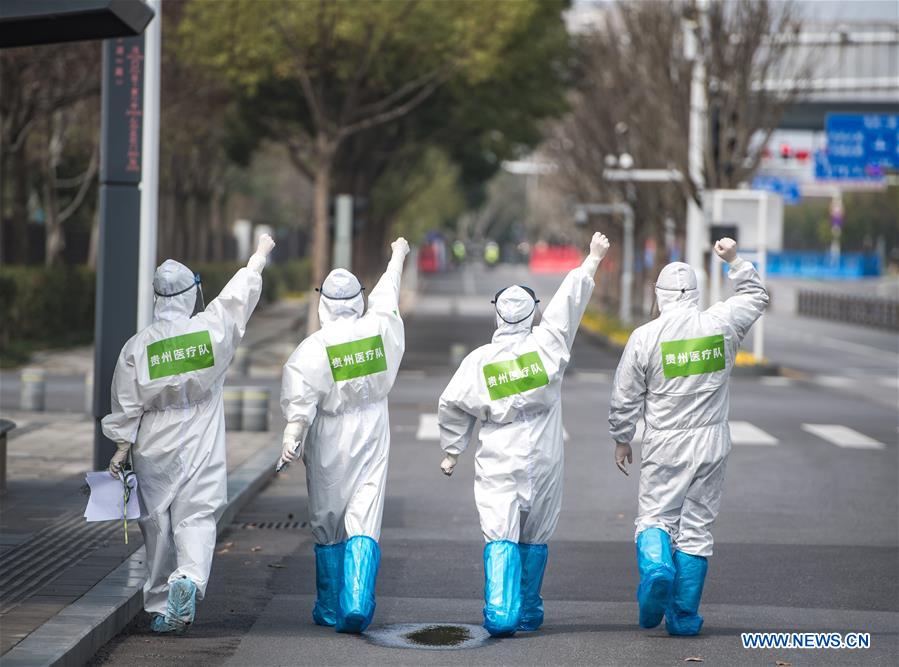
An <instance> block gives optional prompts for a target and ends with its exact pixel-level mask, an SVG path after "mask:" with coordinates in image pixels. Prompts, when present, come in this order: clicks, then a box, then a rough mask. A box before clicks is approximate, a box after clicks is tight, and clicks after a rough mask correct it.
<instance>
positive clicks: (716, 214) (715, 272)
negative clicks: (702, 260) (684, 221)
mask: <svg viewBox="0 0 899 667" xmlns="http://www.w3.org/2000/svg"><path fill="white" fill-rule="evenodd" d="M707 196H709V197H711V200H712V224H721V223H722V222H723V220H722V217H723V211H722V208H723V207H724V202H723V201H722V199H721V197H719V196H717V193H716V191H714V190H713V191H710V192H708V193H707ZM710 240H712V239H710ZM715 240H717V239H715ZM710 256H711V267H709V270H710V271H711V275H710V276H709V303H710V304H716V303H718V302H719V301H721V265H722V264H723V262H722V260H721V258H720V257H718V255H716V254H715V253H714V252H712V253H710Z"/></svg>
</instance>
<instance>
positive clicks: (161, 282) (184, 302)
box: [153, 259, 197, 320]
mask: <svg viewBox="0 0 899 667" xmlns="http://www.w3.org/2000/svg"><path fill="white" fill-rule="evenodd" d="M153 291H154V292H155V293H156V303H155V305H154V306H153V319H154V320H177V319H180V318H183V317H190V316H191V315H193V313H194V307H195V306H196V304H197V283H196V281H195V279H194V273H193V271H191V270H190V269H188V268H187V267H186V266H184V264H182V263H181V262H176V261H175V260H174V259H167V260H165V261H164V262H163V263H162V264H160V265H159V266H158V267H157V268H156V274H155V275H154V276H153ZM165 295H173V296H165Z"/></svg>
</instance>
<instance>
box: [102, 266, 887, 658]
mask: <svg viewBox="0 0 899 667" xmlns="http://www.w3.org/2000/svg"><path fill="white" fill-rule="evenodd" d="M559 280H560V277H535V276H528V275H527V274H526V273H525V272H524V270H523V269H515V268H500V269H497V270H496V271H494V272H485V271H483V270H480V269H479V270H478V271H476V272H475V273H473V274H472V275H469V276H468V277H463V276H461V275H459V274H454V275H450V276H445V277H441V278H438V279H431V280H429V281H423V282H425V288H426V293H425V294H424V295H423V296H422V297H420V299H419V302H418V304H417V307H416V309H415V311H414V313H413V314H412V315H411V316H409V317H408V318H407V320H406V323H407V353H406V357H405V359H404V363H403V369H402V371H401V373H400V376H399V379H398V381H397V384H396V387H395V388H394V391H393V393H392V394H391V425H392V433H393V440H392V451H391V465H390V475H389V482H388V484H389V486H388V491H387V502H386V508H385V514H384V526H383V532H382V538H381V546H382V551H383V558H382V565H381V574H380V578H379V582H378V610H377V613H376V616H375V622H374V624H373V626H372V628H371V630H372V631H379V630H382V629H383V628H384V626H385V625H387V624H393V623H413V622H427V623H432V622H453V623H467V624H475V625H477V624H479V623H480V621H481V607H482V604H483V602H482V587H483V569H482V555H481V554H482V549H483V541H482V537H481V535H480V531H479V529H478V521H477V515H476V511H475V507H474V500H473V494H472V482H473V474H474V472H473V471H474V466H473V452H472V451H469V452H466V454H465V455H464V456H463V457H462V459H461V460H460V463H459V466H458V468H457V470H456V472H455V474H454V475H453V477H452V478H446V477H444V476H443V475H442V474H441V473H440V471H439V469H438V463H439V461H440V458H441V456H440V451H439V446H438V443H437V441H436V439H435V436H436V431H435V428H434V422H433V420H434V418H433V414H434V412H435V411H436V401H437V397H438V396H439V394H440V391H441V390H442V388H443V387H444V386H445V384H446V382H447V380H448V378H449V374H450V369H449V356H450V346H451V345H452V344H462V345H465V346H467V347H473V346H475V345H478V344H481V343H483V342H486V341H487V340H488V339H489V337H490V335H491V333H492V330H493V325H492V313H491V307H490V304H489V301H490V296H492V294H493V292H494V291H495V290H496V289H497V288H498V287H500V286H503V285H505V284H508V283H510V282H521V281H528V282H529V283H530V284H532V285H533V286H535V287H536V288H537V290H538V293H539V295H540V296H541V297H542V298H545V299H548V298H549V296H550V293H551V289H552V287H553V286H554V285H555V284H558V282H559ZM771 329H773V330H776V329H775V327H771ZM840 335H841V336H847V335H849V334H846V333H845V332H840ZM771 336H772V338H776V337H777V334H775V333H774V332H773V331H772V333H771ZM849 337H851V335H849ZM781 338H782V340H775V341H774V342H772V345H775V344H776V345H782V346H783V347H782V350H781V351H782V352H783V353H784V354H790V353H791V350H799V349H803V345H805V344H804V343H802V341H794V340H790V337H789V336H782V337H781ZM847 342H853V341H851V340H849V341H847ZM857 344H859V345H868V343H867V342H858V343H857ZM873 353H874V352H872V354H873ZM884 353H885V354H887V355H888V354H889V350H885V351H884ZM616 356H617V355H616V354H615V353H614V352H612V351H610V350H606V349H604V348H602V347H599V346H597V345H595V344H593V343H591V342H590V341H588V340H587V339H586V338H585V337H580V338H579V339H578V341H577V343H576V345H575V350H574V353H573V364H572V368H571V370H570V371H569V376H568V377H567V378H566V384H565V390H564V399H563V400H564V415H565V416H564V421H565V426H566V430H567V432H568V435H569V438H568V441H567V444H566V451H565V456H566V461H565V466H566V467H565V489H564V496H565V499H564V503H563V510H562V518H561V521H560V524H559V528H558V530H557V532H556V535H555V539H554V540H553V541H552V542H551V543H550V560H549V567H548V571H547V575H546V579H545V583H544V595H545V598H546V622H545V624H544V626H543V628H542V629H541V630H540V631H538V632H536V633H527V634H519V635H518V636H516V637H514V638H511V639H502V640H490V641H488V642H486V643H485V644H484V645H482V646H480V647H479V648H472V649H467V650H457V651H426V650H421V649H394V648H384V647H382V646H378V645H375V644H374V643H373V641H372V639H371V636H369V637H365V636H363V637H351V636H344V635H337V634H336V633H334V632H333V631H332V630H329V629H325V628H320V627H317V626H315V625H313V624H312V622H311V616H310V612H311V606H312V601H313V595H314V561H313V556H312V542H311V539H310V535H309V532H308V529H307V528H306V526H305V524H304V523H303V522H304V520H305V518H306V507H305V498H306V496H305V484H304V474H303V470H302V468H301V467H299V466H297V467H294V468H293V469H290V470H289V471H288V472H287V473H284V474H282V475H281V476H280V478H279V479H277V480H275V481H274V482H273V483H272V484H271V485H269V486H268V487H267V488H266V489H265V490H264V491H263V492H262V493H261V494H260V495H259V496H258V497H257V498H256V499H255V500H254V501H253V502H251V503H250V505H249V506H248V507H247V509H246V510H245V511H244V512H243V513H242V514H241V515H240V516H239V517H238V518H237V520H236V521H235V523H234V524H233V525H232V527H231V528H230V529H229V530H228V531H227V532H226V533H225V534H223V536H222V537H221V540H220V543H219V554H218V556H217V558H216V561H215V564H214V567H213V573H212V581H211V584H210V587H209V591H208V594H207V599H206V600H205V601H204V602H203V603H201V605H200V607H199V616H198V622H197V624H196V625H195V626H194V627H193V628H192V629H191V632H190V633H189V634H188V635H186V636H184V637H178V638H173V637H156V636H153V635H151V634H150V633H149V631H148V629H147V619H146V618H143V617H142V618H139V619H137V621H136V622H135V623H134V624H132V626H131V627H129V628H128V629H127V630H126V631H125V632H124V633H123V634H122V635H120V636H119V637H117V638H116V639H114V640H113V641H112V642H110V644H108V645H107V646H106V647H104V648H103V649H101V651H100V652H99V653H98V655H97V657H96V663H97V664H108V665H150V664H154V665H155V664H163V663H169V664H171V663H176V662H177V663H178V664H179V665H182V666H186V665H210V664H223V663H224V664H231V665H288V664H315V665H321V664H360V665H361V664H388V663H389V664H490V665H495V664H553V665H558V664H627V665H638V664H652V665H655V664H662V665H664V664H670V665H675V664H684V661H685V659H687V658H691V657H698V658H701V659H702V660H703V661H704V662H705V663H706V664H716V665H718V664H721V665H743V664H758V665H775V664H776V662H777V661H781V662H785V663H792V664H793V665H803V664H875V665H877V664H883V665H895V664H897V662H899V644H897V642H899V584H897V577H899V535H897V531H899V529H897V515H899V504H897V503H899V499H897V489H899V482H897V443H896V441H897V412H896V408H895V390H893V405H892V406H891V405H890V404H889V402H884V401H880V402H878V401H872V400H870V399H869V398H867V397H866V396H864V395H862V394H858V393H854V392H853V391H851V390H848V389H847V385H844V386H835V385H834V384H831V385H827V384H819V383H816V382H811V381H797V380H793V379H789V378H781V377H778V378H742V377H741V378H734V379H733V380H732V392H731V393H732V406H731V420H732V430H733V433H734V439H735V446H734V449H733V453H732V455H731V458H730V460H729V463H728V479H727V482H726V485H725V495H724V502H723V508H722V511H721V514H720V516H719V519H718V522H717V524H716V527H715V530H714V533H715V536H716V547H715V556H714V557H713V558H712V559H711V561H710V570H709V576H708V580H707V584H706V591H705V595H704V599H703V607H702V613H703V615H704V616H705V626H704V628H703V632H702V634H701V635H700V636H699V637H694V638H671V637H669V636H668V635H667V634H666V633H665V631H664V626H662V627H660V628H657V629H655V630H640V629H639V628H638V627H637V624H636V620H637V605H636V601H635V595H634V591H635V587H636V583H637V573H636V564H635V558H634V546H633V518H634V514H635V509H636V489H637V475H636V474H635V473H636V471H635V470H634V471H632V474H631V476H630V477H625V476H623V475H621V474H620V473H619V472H618V471H617V470H616V469H615V467H614V464H613V462H612V450H611V445H610V443H609V439H608V436H607V423H606V416H607V413H608V396H609V381H610V375H611V372H612V371H613V370H614V367H615V364H616V361H617V359H616ZM810 356H811V358H812V359H814V358H815V355H810ZM893 362H895V357H894V358H893ZM803 363H806V362H803ZM853 368H855V367H854V366H853ZM856 370H859V369H856ZM875 370H878V369H875ZM887 371H889V369H888V368H887ZM839 372H840V368H836V369H835V370H834V371H833V373H832V374H833V375H835V376H837V375H839ZM876 375H877V376H878V377H881V376H883V377H886V376H887V374H886V373H883V372H879V371H878V372H877V373H876ZM889 391H890V390H889V388H887V387H886V386H885V385H884V387H883V389H882V390H881V393H882V394H886V395H887V396H889ZM273 437H275V436H274V435H273ZM638 451H639V449H636V451H635V453H638ZM768 630H771V631H785V632H793V631H799V632H805V631H812V632H818V631H821V632H824V631H832V632H841V633H845V632H870V633H872V639H871V642H872V644H871V647H870V648H869V649H866V650H744V649H743V648H742V646H741V643H740V633H741V632H747V631H768ZM374 634H376V632H373V633H372V635H374Z"/></svg>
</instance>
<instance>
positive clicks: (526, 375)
mask: <svg viewBox="0 0 899 667" xmlns="http://www.w3.org/2000/svg"><path fill="white" fill-rule="evenodd" d="M484 381H485V382H486V383H487V391H488V392H489V393H490V400H491V401H495V400H497V399H499V398H505V397H506V396H511V395H513V394H521V393H523V392H526V391H528V390H530V389H536V388H537V387H543V386H545V385H548V384H549V376H548V375H547V374H546V368H544V366H543V361H542V360H541V359H540V355H539V354H537V353H536V352H528V353H527V354H523V355H521V356H520V357H518V359H513V360H512V361H497V362H494V363H492V364H487V365H486V366H484Z"/></svg>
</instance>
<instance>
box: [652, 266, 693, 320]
mask: <svg viewBox="0 0 899 667" xmlns="http://www.w3.org/2000/svg"><path fill="white" fill-rule="evenodd" d="M656 300H657V301H658V304H659V312H664V311H665V309H666V308H677V307H680V306H685V305H693V306H697V305H699V290H697V289H696V273H695V272H694V271H693V269H692V267H691V266H690V265H689V264H684V263H683V262H671V263H670V264H668V265H667V266H665V268H663V269H662V270H661V271H660V272H659V278H658V280H656Z"/></svg>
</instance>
